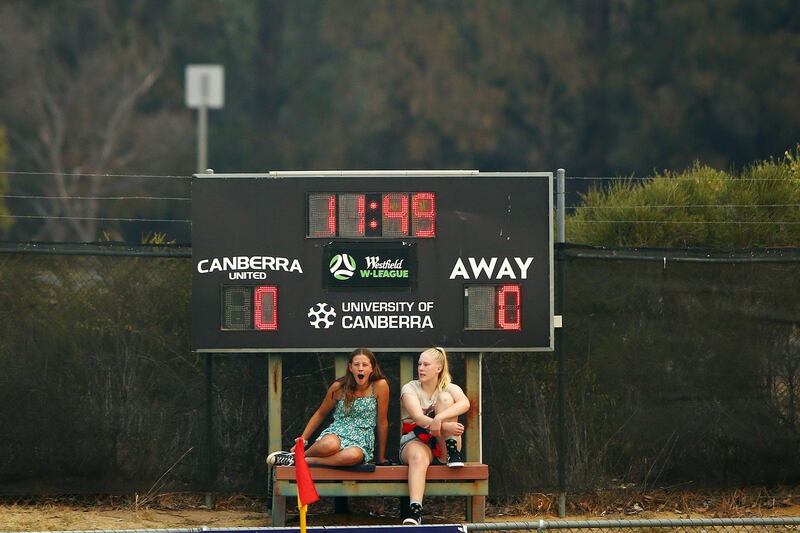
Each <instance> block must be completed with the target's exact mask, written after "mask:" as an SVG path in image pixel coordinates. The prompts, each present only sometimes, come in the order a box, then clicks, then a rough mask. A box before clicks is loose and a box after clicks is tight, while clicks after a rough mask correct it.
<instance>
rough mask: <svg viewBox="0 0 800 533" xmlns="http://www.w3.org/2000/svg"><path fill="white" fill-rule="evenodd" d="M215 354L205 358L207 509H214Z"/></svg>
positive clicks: (207, 355) (208, 354)
mask: <svg viewBox="0 0 800 533" xmlns="http://www.w3.org/2000/svg"><path fill="white" fill-rule="evenodd" d="M213 357H214V354H213V353H211V352H209V353H207V354H206V357H205V374H206V409H205V411H206V412H205V415H206V507H208V508H209V509H213V508H214V478H215V477H216V465H215V464H214V420H213V418H212V417H213V415H214V396H213V395H214V378H213V372H214V359H213Z"/></svg>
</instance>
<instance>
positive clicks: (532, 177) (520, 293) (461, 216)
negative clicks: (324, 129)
mask: <svg viewBox="0 0 800 533" xmlns="http://www.w3.org/2000/svg"><path fill="white" fill-rule="evenodd" d="M552 214H553V174H552V173H551V172H492V173H482V172H479V171H477V170H470V171H422V170H419V171H308V172H305V171H302V172H301V171H273V172H267V173H260V174H239V173H237V174H213V173H206V174H195V175H194V176H193V179H192V233H193V238H192V348H193V349H194V350H195V351H197V352H263V353H284V352H286V353H289V352H340V351H343V350H350V349H352V348H353V347H356V346H368V347H370V348H372V349H374V350H376V351H381V352H412V351H420V350H423V349H426V348H429V347H430V346H434V345H435V346H443V347H445V348H448V349H450V350H453V351H459V352H485V351H490V352H539V351H552V350H553V346H554V335H553V328H554V319H553V314H554V303H553V291H554V289H553V257H554V253H553V215H552Z"/></svg>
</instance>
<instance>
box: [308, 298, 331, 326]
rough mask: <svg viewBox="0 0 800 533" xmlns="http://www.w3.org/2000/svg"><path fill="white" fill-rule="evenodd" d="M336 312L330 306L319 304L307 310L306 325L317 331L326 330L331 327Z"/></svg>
mask: <svg viewBox="0 0 800 533" xmlns="http://www.w3.org/2000/svg"><path fill="white" fill-rule="evenodd" d="M334 317H336V311H335V310H334V309H333V307H331V306H330V305H328V304H326V303H324V302H321V303H318V304H316V305H314V306H312V307H311V308H310V309H309V310H308V319H309V320H308V323H309V324H310V325H312V326H314V327H315V328H317V329H320V328H323V329H328V328H329V327H331V326H333V324H334V322H333V319H334Z"/></svg>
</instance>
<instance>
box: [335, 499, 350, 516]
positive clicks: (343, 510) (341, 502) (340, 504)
mask: <svg viewBox="0 0 800 533" xmlns="http://www.w3.org/2000/svg"><path fill="white" fill-rule="evenodd" d="M333 512H334V513H336V514H348V513H349V512H350V508H349V507H348V505H347V497H346V496H337V497H335V498H334V499H333Z"/></svg>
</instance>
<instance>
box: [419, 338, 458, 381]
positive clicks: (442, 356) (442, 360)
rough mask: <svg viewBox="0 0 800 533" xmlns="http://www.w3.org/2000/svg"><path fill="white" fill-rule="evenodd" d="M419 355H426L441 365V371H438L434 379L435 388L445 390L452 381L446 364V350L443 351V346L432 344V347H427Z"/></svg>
mask: <svg viewBox="0 0 800 533" xmlns="http://www.w3.org/2000/svg"><path fill="white" fill-rule="evenodd" d="M419 355H420V357H421V356H423V355H427V356H429V357H431V358H432V359H433V360H434V361H436V362H437V363H439V364H440V365H442V371H441V372H439V378H438V380H437V381H436V388H437V389H439V390H442V391H443V390H447V387H449V386H450V383H452V382H453V378H452V376H450V368H449V367H448V366H447V352H445V351H444V348H440V347H438V346H434V347H433V348H428V349H427V350H425V351H424V352H422V353H421V354H419Z"/></svg>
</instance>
